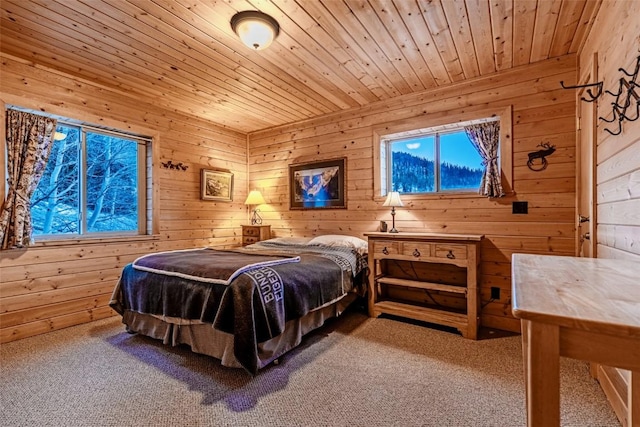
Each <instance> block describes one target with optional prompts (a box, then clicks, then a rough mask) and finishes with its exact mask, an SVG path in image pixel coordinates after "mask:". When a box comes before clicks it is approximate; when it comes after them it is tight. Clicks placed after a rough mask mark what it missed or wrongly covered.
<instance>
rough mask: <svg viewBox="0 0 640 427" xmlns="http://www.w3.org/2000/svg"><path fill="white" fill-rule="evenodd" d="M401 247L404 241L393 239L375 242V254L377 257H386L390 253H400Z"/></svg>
mask: <svg viewBox="0 0 640 427" xmlns="http://www.w3.org/2000/svg"><path fill="white" fill-rule="evenodd" d="M401 248H402V242H395V241H393V240H389V241H385V242H373V256H374V257H375V258H385V257H388V256H389V255H399V254H400V253H401Z"/></svg>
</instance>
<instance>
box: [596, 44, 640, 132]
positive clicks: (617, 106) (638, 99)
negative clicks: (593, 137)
mask: <svg viewBox="0 0 640 427" xmlns="http://www.w3.org/2000/svg"><path fill="white" fill-rule="evenodd" d="M618 71H620V72H621V73H623V74H624V76H626V77H629V79H626V78H625V77H624V76H623V77H620V79H619V80H618V91H617V92H616V93H614V92H611V91H609V90H607V91H605V92H606V93H607V94H608V95H611V96H613V97H615V100H614V101H613V102H612V103H611V105H612V118H611V119H607V118H606V117H602V116H601V117H598V118H599V119H600V120H602V121H604V122H606V123H614V122H616V121H617V122H618V128H617V129H615V130H611V129H608V128H605V129H604V130H605V131H607V132H608V133H609V134H611V135H620V134H621V133H622V122H623V121H624V120H627V121H629V122H635V121H636V120H638V118H640V95H638V92H637V91H636V90H638V91H640V84H638V81H637V80H638V73H639V72H640V56H638V57H637V58H636V66H635V69H634V71H633V72H632V73H630V72H628V71H627V70H625V69H624V68H618ZM621 98H622V100H623V102H622V103H621V102H620V101H621ZM634 104H635V117H634V116H633V113H627V111H628V110H629V107H632V108H633V105H634ZM631 111H632V112H633V110H631Z"/></svg>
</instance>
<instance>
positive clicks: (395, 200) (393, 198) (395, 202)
mask: <svg viewBox="0 0 640 427" xmlns="http://www.w3.org/2000/svg"><path fill="white" fill-rule="evenodd" d="M382 206H391V230H389V233H397V232H398V230H396V206H404V205H403V204H402V200H400V193H398V192H397V191H392V192H390V193H389V194H387V200H385V201H384V203H383V205H382Z"/></svg>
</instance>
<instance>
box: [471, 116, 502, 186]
mask: <svg viewBox="0 0 640 427" xmlns="http://www.w3.org/2000/svg"><path fill="white" fill-rule="evenodd" d="M464 130H465V131H466V132H467V136H468V137H469V139H470V140H471V142H472V143H473V145H474V147H476V150H478V153H479V154H480V156H481V157H482V164H483V165H484V167H485V169H484V175H483V176H482V182H481V183H480V189H479V190H478V193H479V194H482V195H483V196H487V197H504V191H503V190H502V184H501V183H500V169H498V148H499V146H500V122H497V121H496V122H488V123H481V124H477V125H470V126H465V128H464Z"/></svg>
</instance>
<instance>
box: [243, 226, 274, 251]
mask: <svg viewBox="0 0 640 427" xmlns="http://www.w3.org/2000/svg"><path fill="white" fill-rule="evenodd" d="M270 238H271V226H270V225H243V226H242V246H247V245H250V244H252V243H256V242H259V241H261V240H267V239H270Z"/></svg>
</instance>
